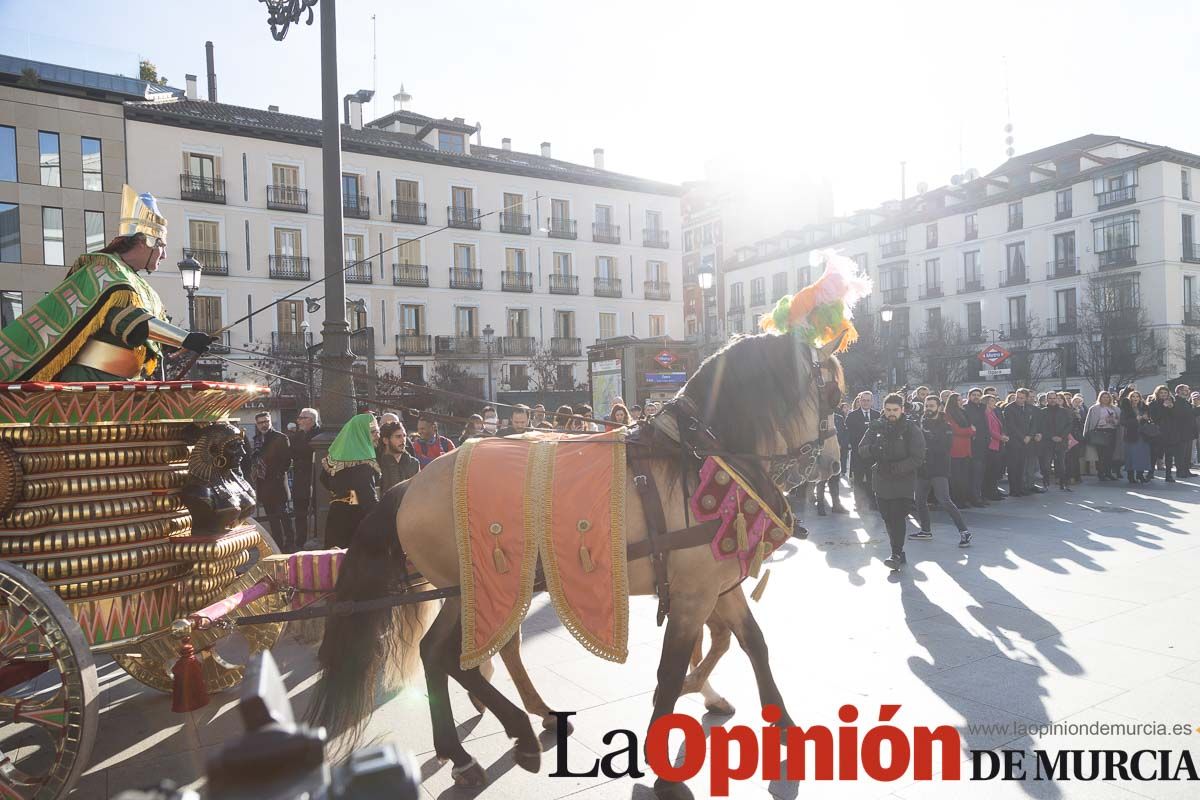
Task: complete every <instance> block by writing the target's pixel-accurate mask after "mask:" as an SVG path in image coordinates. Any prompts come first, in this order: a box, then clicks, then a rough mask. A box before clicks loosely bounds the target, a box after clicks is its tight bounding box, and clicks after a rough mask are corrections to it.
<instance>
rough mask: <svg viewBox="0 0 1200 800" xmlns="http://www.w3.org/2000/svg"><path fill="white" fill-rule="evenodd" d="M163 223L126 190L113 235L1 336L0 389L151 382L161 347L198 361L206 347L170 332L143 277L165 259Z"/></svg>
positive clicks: (198, 337) (143, 199) (146, 197)
mask: <svg viewBox="0 0 1200 800" xmlns="http://www.w3.org/2000/svg"><path fill="white" fill-rule="evenodd" d="M166 239H167V220H166V219H165V218H164V217H163V216H162V213H161V212H160V211H159V209H158V203H157V201H155V199H154V196H153V195H151V194H149V193H143V194H137V193H135V192H134V191H133V189H131V188H130V187H128V186H126V187H125V188H124V191H123V192H122V196H121V222H120V225H119V226H118V235H117V236H116V237H114V238H113V240H112V241H111V242H109V243H108V246H106V247H104V248H103V249H102V250H99V251H97V252H95V253H85V254H84V255H81V256H80V257H79V258H78V259H76V260H75V263H74V264H72V265H71V268H70V270H69V271H68V272H67V278H66V280H64V281H63V282H62V283H61V284H59V285H58V286H57V287H56V288H55V289H54V290H53V291H51V292H50V293H49V294H47V295H46V296H45V297H43V298H42V299H41V300H39V301H38V302H37V303H35V304H34V305H33V307H32V308H30V309H29V310H28V311H26V312H25V313H24V314H22V315H21V316H20V317H18V318H17V319H15V320H13V321H12V322H11V323H9V324H8V325H6V326H5V327H4V328H3V329H2V330H0V381H3V382H5V383H16V382H21V381H130V380H143V379H149V378H152V377H154V375H155V372H156V370H157V369H158V368H159V366H160V365H161V363H162V356H163V347H164V346H167V347H171V348H176V349H178V348H182V349H185V350H190V351H192V352H194V353H197V354H202V353H204V351H205V350H206V349H207V348H208V346H209V344H211V343H212V341H213V339H212V337H211V336H209V335H208V334H207V333H202V332H192V333H189V332H188V331H186V330H184V329H182V328H179V327H176V326H175V325H173V324H171V318H170V316H169V315H168V314H167V311H166V309H165V308H164V307H163V304H162V300H161V299H160V298H159V296H158V292H156V291H154V287H152V286H151V285H150V282H149V281H148V280H147V279H146V278H145V277H143V276H142V275H141V274H139V273H141V272H143V271H144V272H145V273H146V274H147V275H149V274H150V273H152V272H154V271H155V270H156V269H158V264H159V262H160V261H161V260H162V257H163V255H164V254H165V253H166V248H167V242H166Z"/></svg>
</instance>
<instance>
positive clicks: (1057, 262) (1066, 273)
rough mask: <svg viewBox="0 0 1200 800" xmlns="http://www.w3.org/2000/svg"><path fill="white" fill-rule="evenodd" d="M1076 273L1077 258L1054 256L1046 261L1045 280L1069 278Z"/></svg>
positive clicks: (1077, 266)
mask: <svg viewBox="0 0 1200 800" xmlns="http://www.w3.org/2000/svg"><path fill="white" fill-rule="evenodd" d="M1078 274H1079V259H1078V258H1075V257H1071V258H1056V259H1054V260H1053V261H1047V262H1046V280H1048V281H1052V280H1054V279H1055V278H1070V277H1071V276H1073V275H1078Z"/></svg>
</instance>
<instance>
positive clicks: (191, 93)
mask: <svg viewBox="0 0 1200 800" xmlns="http://www.w3.org/2000/svg"><path fill="white" fill-rule="evenodd" d="M183 79H184V80H185V81H187V99H188V100H199V99H200V96H199V94H198V90H197V89H196V76H195V75H184V76H183Z"/></svg>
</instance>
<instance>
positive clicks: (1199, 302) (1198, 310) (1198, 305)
mask: <svg viewBox="0 0 1200 800" xmlns="http://www.w3.org/2000/svg"><path fill="white" fill-rule="evenodd" d="M1183 324H1184V325H1200V298H1197V299H1195V300H1193V301H1192V302H1191V304H1190V305H1185V306H1184V307H1183Z"/></svg>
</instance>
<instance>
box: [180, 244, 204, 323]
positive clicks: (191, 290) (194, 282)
mask: <svg viewBox="0 0 1200 800" xmlns="http://www.w3.org/2000/svg"><path fill="white" fill-rule="evenodd" d="M176 266H178V267H179V277H180V279H181V280H182V281H183V290H184V291H185V292H187V299H188V330H193V331H194V330H196V290H197V289H199V288H200V275H201V273H202V272H203V271H204V265H203V264H201V263H200V262H199V261H197V260H196V259H195V257H193V256H190V255H189V256H187V257H186V258H184V259H183V261H180V262H179V263H178V264H177V265H176Z"/></svg>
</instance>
